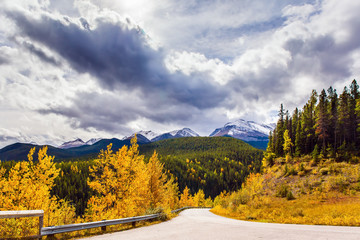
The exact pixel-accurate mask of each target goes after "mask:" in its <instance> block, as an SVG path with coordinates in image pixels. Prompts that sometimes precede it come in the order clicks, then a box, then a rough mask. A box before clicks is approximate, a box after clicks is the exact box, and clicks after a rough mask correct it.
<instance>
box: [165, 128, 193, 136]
mask: <svg viewBox="0 0 360 240" xmlns="http://www.w3.org/2000/svg"><path fill="white" fill-rule="evenodd" d="M169 133H170V134H171V135H172V136H174V137H175V136H176V135H178V136H182V137H198V136H199V134H197V133H196V132H194V131H193V130H191V129H190V128H183V129H180V130H175V131H172V132H169Z"/></svg>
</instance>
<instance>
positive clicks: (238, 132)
mask: <svg viewBox="0 0 360 240" xmlns="http://www.w3.org/2000/svg"><path fill="white" fill-rule="evenodd" d="M273 130H274V125H273V124H269V125H266V124H259V123H256V122H253V121H245V120H243V119H239V120H237V121H235V122H229V123H227V124H225V125H224V127H222V128H217V129H216V130H215V131H213V132H212V133H211V134H210V137H213V136H231V137H234V138H238V139H241V140H244V141H268V136H269V133H270V131H273Z"/></svg>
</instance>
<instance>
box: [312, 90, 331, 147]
mask: <svg viewBox="0 0 360 240" xmlns="http://www.w3.org/2000/svg"><path fill="white" fill-rule="evenodd" d="M328 104H329V102H328V99H327V96H326V92H325V89H323V90H322V91H321V94H320V96H319V103H318V105H317V107H316V124H315V127H316V130H315V133H316V135H317V138H318V143H319V145H320V146H321V152H322V153H323V154H325V152H326V144H327V142H328V137H329V133H328V129H329V114H328Z"/></svg>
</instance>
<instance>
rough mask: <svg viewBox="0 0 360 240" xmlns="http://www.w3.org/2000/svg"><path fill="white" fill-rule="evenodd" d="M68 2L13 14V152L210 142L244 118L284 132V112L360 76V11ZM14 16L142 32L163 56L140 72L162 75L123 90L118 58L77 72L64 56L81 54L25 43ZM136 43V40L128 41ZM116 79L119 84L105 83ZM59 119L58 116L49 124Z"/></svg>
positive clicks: (3, 107) (8, 99)
mask: <svg viewBox="0 0 360 240" xmlns="http://www.w3.org/2000/svg"><path fill="white" fill-rule="evenodd" d="M65 3H67V4H68V5H67V6H66V7H65V6H60V5H59V4H55V2H53V1H36V0H31V1H20V0H19V1H17V0H7V1H5V2H4V3H3V10H2V11H1V12H0V21H1V22H2V24H1V26H0V111H1V115H2V118H0V126H1V127H2V128H1V129H0V136H1V135H3V136H7V140H6V143H8V142H9V141H16V139H17V140H21V141H34V139H36V141H38V142H39V143H40V142H46V141H51V142H54V144H55V143H56V144H60V143H61V142H62V141H64V140H69V139H73V138H74V137H82V138H84V139H87V138H91V137H104V136H119V137H121V136H124V135H129V134H131V133H132V131H139V130H155V131H157V132H163V131H170V130H173V129H177V128H182V127H185V126H186V127H191V128H193V129H194V130H195V131H197V132H199V133H201V134H204V135H205V134H209V133H210V132H211V131H212V130H213V129H212V128H216V127H219V126H222V125H223V124H224V123H225V122H227V121H228V120H233V119H236V118H240V117H241V118H245V119H248V120H258V121H264V122H269V121H272V120H273V116H274V113H276V112H277V110H278V107H279V105H280V103H284V104H285V107H287V108H289V109H290V110H292V109H293V108H294V107H301V106H302V104H304V103H305V101H306V100H307V98H308V95H309V94H310V91H311V89H313V88H315V89H317V90H321V89H322V88H327V87H329V86H330V85H333V86H335V87H338V88H340V89H338V91H341V90H342V87H343V86H344V85H345V84H346V85H347V84H349V82H350V81H351V80H352V79H354V78H357V76H358V75H359V73H360V70H359V69H360V61H359V60H358V59H360V37H359V36H358V35H359V34H358V33H359V29H360V19H359V18H358V9H360V3H359V2H358V1H350V0H345V1H335V0H327V1H316V2H315V1H303V2H302V3H300V4H298V5H288V4H289V2H286V1H275V0H274V1H265V0H258V1H250V0H247V1H206V3H205V2H201V1H187V2H181V1H180V2H179V1H173V0H161V1H145V0H136V1H135V0H134V1H116V2H114V1H110V0H102V1H101V0H93V1H87V0H75V1H70V0H67V1H65ZM6 11H8V12H13V11H18V12H20V13H22V14H23V15H24V16H30V17H31V18H33V19H37V20H39V19H42V17H44V16H47V17H48V19H50V20H52V21H53V22H59V23H61V24H63V25H64V26H70V25H71V26H72V27H73V29H76V30H77V31H79V32H81V31H89V30H91V31H93V32H94V31H96V30H100V29H98V28H99V27H100V26H103V25H102V23H104V22H106V23H109V24H111V26H112V27H114V28H112V29H116V28H115V27H116V26H117V27H119V28H121V27H123V28H128V29H137V25H139V26H140V27H141V28H143V29H144V31H145V33H146V34H147V35H148V36H149V37H150V38H151V40H149V39H147V41H150V44H152V45H151V46H156V47H153V48H152V49H150V50H149V49H147V48H146V47H144V49H145V50H146V51H148V52H146V51H145V50H144V49H142V51H145V52H146V53H143V52H142V53H143V55H142V56H141V57H142V58H143V59H145V60H146V61H145V60H144V63H145V65H146V66H145V67H144V68H141V67H139V64H138V62H136V61H135V60H136V59H137V58H134V59H135V60H134V63H133V65H128V67H129V68H131V67H134V66H135V67H139V69H147V70H148V69H150V70H151V71H150V74H148V73H146V74H148V75H146V74H145V76H146V77H145V78H144V77H143V75H142V74H143V72H140V73H138V72H137V74H139V75H138V76H137V78H138V79H137V81H133V82H132V81H125V80H126V79H125V80H124V79H122V82H121V84H119V85H111V83H113V82H111V81H113V80H114V79H115V80H118V78H120V77H119V76H122V75H121V74H120V75H119V74H118V72H116V71H115V70H116V69H118V68H117V67H118V66H117V65H116V64H114V63H113V61H112V60H113V59H116V60H117V61H119V62H121V61H120V60H121V59H120V58H119V57H118V56H117V55H116V54H113V52H110V53H111V54H113V56H112V57H107V56H105V57H104V58H102V60H105V61H106V66H107V68H106V69H107V70H109V71H103V72H101V73H99V71H95V70H94V69H91V70H89V69H88V68H86V66H85V65H81V67H76V66H77V65H76V61H77V60H79V59H78V58H69V55H66V54H64V52H62V51H64V49H65V50H66V49H69V48H62V49H61V48H59V49H56V48H55V47H53V46H52V45H49V44H48V45H47V44H46V43H45V42H44V41H40V40H36V39H35V40H34V39H33V38H32V37H31V36H29V35H27V36H25V34H22V33H21V31H19V28H18V27H19V26H16V24H15V23H14V22H13V21H12V20H10V19H9V18H8V17H6V15H5V12H6ZM81 18H83V20H80V19H81ZM39 22H40V21H39ZM87 23H88V24H89V25H87ZM87 26H88V27H87ZM64 29H65V28H64ZM79 29H82V30H79ZM86 29H87V30H86ZM97 33H99V34H100V33H108V32H102V31H98V32H97ZM119 34H124V32H122V31H119ZM89 35H90V34H89ZM87 36H88V35H87ZM107 36H110V34H108V35H103V36H101V37H102V38H106V37H107ZM134 36H135V35H134ZM134 36H133V35H131V37H134ZM92 37H94V35H92ZM111 37H114V35H111ZM93 39H95V40H94V41H95V42H96V43H97V44H92V45H91V44H89V46H91V47H92V48H89V49H88V51H87V53H89V54H90V52H91V51H93V52H91V53H92V54H94V55H96V54H103V53H104V52H105V51H106V50H104V46H107V45H109V43H110V42H111V41H100V40H101V38H100V37H99V36H96V37H94V38H93ZM124 39H125V40H128V39H126V38H119V39H118V40H117V41H125V40H124ZM68 41H69V44H70V39H68ZM113 42H116V41H115V40H114V41H113ZM138 42H141V41H134V42H132V44H133V45H128V47H129V48H128V51H130V52H131V51H134V49H136V46H137V45H136V44H137V43H138ZM118 43H119V42H116V44H115V45H114V46H117V47H118V46H120V45H121V44H118ZM83 44H86V43H83ZM94 48H100V49H94ZM60 50H61V51H60ZM111 54H110V55H111ZM92 56H93V55H92ZM92 56H89V57H92ZM134 56H136V55H134ZM142 58H141V59H142ZM69 59H70V60H69ZM143 59H142V60H143ZM148 59H151V60H148ZM85 62H86V61H85ZM163 65H164V66H163ZM109 66H110V67H109ZM124 69H125V70H126V68H124ZM101 70H102V69H100V71H101ZM122 70H123V69H122ZM111 71H113V72H116V73H117V74H115V75H111V74H110V72H111ZM154 73H157V74H154ZM109 76H110V77H109ZM107 77H108V78H109V79H111V81H110V80H107V81H105V80H103V79H102V78H107ZM139 79H140V80H139ZM144 79H145V80H146V81H145V80H144ZM115 80H114V81H115ZM143 80H144V81H143ZM90 100H93V101H90ZM51 110H54V111H53V112H56V111H57V113H51V114H43V112H46V111H49V112H51ZM55 110H56V111H55ZM41 111H43V112H41ZM101 121H104V124H106V122H105V121H108V122H109V124H108V125H107V126H105V125H104V124H100V122H101ZM4 139H5V138H4V137H3V140H1V139H0V147H1V145H2V144H3V145H4V143H1V142H4V141H5V140H4Z"/></svg>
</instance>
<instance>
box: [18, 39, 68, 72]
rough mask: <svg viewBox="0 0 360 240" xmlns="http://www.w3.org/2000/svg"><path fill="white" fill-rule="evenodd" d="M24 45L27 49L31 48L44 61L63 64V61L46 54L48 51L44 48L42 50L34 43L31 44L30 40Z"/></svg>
mask: <svg viewBox="0 0 360 240" xmlns="http://www.w3.org/2000/svg"><path fill="white" fill-rule="evenodd" d="M22 45H23V46H24V47H25V48H26V49H27V50H29V51H30V52H31V53H33V54H35V55H36V56H38V57H39V58H40V59H41V60H42V61H43V62H46V63H50V64H52V65H54V66H61V63H59V62H58V61H56V59H55V58H53V57H50V56H48V55H46V53H45V52H44V51H43V50H41V49H40V48H37V47H35V46H34V45H33V44H31V43H29V42H24V43H23V44H22Z"/></svg>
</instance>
